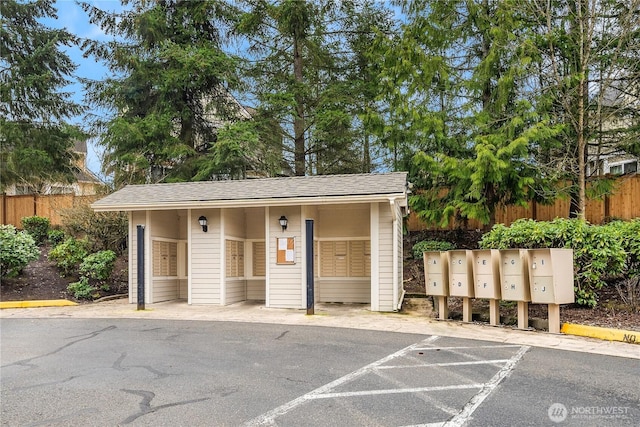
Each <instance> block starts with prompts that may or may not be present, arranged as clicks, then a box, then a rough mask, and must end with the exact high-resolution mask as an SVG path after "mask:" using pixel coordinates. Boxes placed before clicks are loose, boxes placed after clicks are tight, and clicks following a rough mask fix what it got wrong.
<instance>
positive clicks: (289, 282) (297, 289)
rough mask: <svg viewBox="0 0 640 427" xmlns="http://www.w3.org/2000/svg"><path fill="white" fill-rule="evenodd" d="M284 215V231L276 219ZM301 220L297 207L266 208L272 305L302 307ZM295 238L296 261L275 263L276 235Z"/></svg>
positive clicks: (270, 303) (275, 306)
mask: <svg viewBox="0 0 640 427" xmlns="http://www.w3.org/2000/svg"><path fill="white" fill-rule="evenodd" d="M281 215H285V216H286V217H287V219H288V221H289V223H288V227H287V230H286V231H284V232H283V231H282V228H281V227H280V224H279V223H278V218H280V216H281ZM301 224H302V222H301V218H300V207H299V206H287V207H285V206H282V207H272V208H270V209H269V225H270V227H269V233H270V235H269V237H268V238H267V245H268V251H269V284H268V286H269V301H268V306H269V307H274V308H302V285H303V284H302V280H301V277H302V262H301V261H302V258H301V257H302V256H303V254H304V248H302V247H300V242H301V241H302V239H301V233H302V225H301ZM278 237H279V238H282V237H294V238H295V242H296V247H295V264H276V249H277V248H276V238H278Z"/></svg>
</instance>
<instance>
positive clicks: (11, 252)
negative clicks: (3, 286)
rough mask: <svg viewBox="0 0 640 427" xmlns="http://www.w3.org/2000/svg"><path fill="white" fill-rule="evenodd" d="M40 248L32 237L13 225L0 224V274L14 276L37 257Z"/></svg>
mask: <svg viewBox="0 0 640 427" xmlns="http://www.w3.org/2000/svg"><path fill="white" fill-rule="evenodd" d="M39 256H40V250H39V249H38V246H36V242H35V240H34V239H33V237H32V236H31V235H30V234H28V233H26V232H24V231H18V230H16V228H15V227H14V226H13V225H0V274H1V275H2V277H15V276H17V275H19V274H20V272H21V271H22V269H23V268H24V267H26V266H27V264H29V263H30V262H31V261H34V260H36V259H38V257H39Z"/></svg>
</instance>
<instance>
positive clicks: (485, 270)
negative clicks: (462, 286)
mask: <svg viewBox="0 0 640 427" xmlns="http://www.w3.org/2000/svg"><path fill="white" fill-rule="evenodd" d="M472 253H473V278H474V282H475V289H474V293H475V297H476V298H486V299H488V300H489V323H490V324H491V325H497V324H498V323H500V307H499V305H498V300H499V299H500V268H499V264H500V253H499V251H498V250H497V249H480V250H475V251H473V252H472Z"/></svg>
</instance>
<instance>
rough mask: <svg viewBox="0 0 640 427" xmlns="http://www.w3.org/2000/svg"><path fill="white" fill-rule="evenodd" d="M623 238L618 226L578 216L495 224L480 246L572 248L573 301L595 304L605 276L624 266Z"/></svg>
mask: <svg viewBox="0 0 640 427" xmlns="http://www.w3.org/2000/svg"><path fill="white" fill-rule="evenodd" d="M622 240H623V239H622V238H621V231H620V229H619V228H616V227H614V226H611V225H607V226H597V225H590V224H589V223H587V222H585V221H584V220H577V219H555V220H553V221H551V222H543V221H541V222H537V221H533V220H529V219H521V220H517V221H515V222H514V223H513V224H511V226H510V227H505V226H504V225H502V224H499V225H496V226H494V227H493V228H492V229H491V231H489V232H488V233H486V234H485V235H484V236H483V237H482V240H481V241H480V247H481V248H485V249H507V248H525V249H532V248H571V249H573V259H574V279H575V281H574V291H575V294H576V303H577V304H578V305H585V306H588V307H595V306H596V304H597V291H598V289H601V288H602V286H604V285H605V284H606V281H605V279H606V278H607V277H608V276H615V275H619V274H621V273H622V272H623V271H624V269H625V262H626V258H627V253H626V251H625V248H624V246H623V242H622Z"/></svg>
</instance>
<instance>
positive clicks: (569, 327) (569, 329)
mask: <svg viewBox="0 0 640 427" xmlns="http://www.w3.org/2000/svg"><path fill="white" fill-rule="evenodd" d="M560 332H562V333H563V334H567V335H576V336H579V337H589V338H597V339H601V340H606V341H619V342H624V343H629V344H640V332H636V331H625V330H623V329H611V328H601V327H598V326H585V325H576V324H574V323H563V324H562V328H561V329H560Z"/></svg>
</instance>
